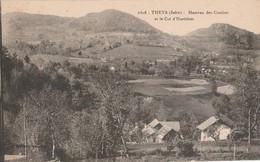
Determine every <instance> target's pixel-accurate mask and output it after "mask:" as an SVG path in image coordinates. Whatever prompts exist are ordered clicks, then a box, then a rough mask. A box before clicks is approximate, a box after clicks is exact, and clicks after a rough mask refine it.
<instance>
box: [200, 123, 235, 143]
mask: <svg viewBox="0 0 260 162" xmlns="http://www.w3.org/2000/svg"><path fill="white" fill-rule="evenodd" d="M216 133H217V134H219V140H227V139H228V135H229V134H230V133H231V128H229V127H228V126H226V125H223V124H222V125H220V126H219V127H218V128H217V130H216ZM200 140H201V141H214V139H213V138H212V137H210V136H209V135H208V133H207V129H205V130H203V131H201V136H200Z"/></svg>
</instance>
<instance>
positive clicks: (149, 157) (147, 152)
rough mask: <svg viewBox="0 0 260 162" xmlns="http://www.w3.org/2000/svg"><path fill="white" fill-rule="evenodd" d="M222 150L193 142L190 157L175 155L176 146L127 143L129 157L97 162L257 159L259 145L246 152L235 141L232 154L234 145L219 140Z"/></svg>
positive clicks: (89, 160) (258, 156)
mask: <svg viewBox="0 0 260 162" xmlns="http://www.w3.org/2000/svg"><path fill="white" fill-rule="evenodd" d="M220 144H221V145H222V146H221V148H222V152H221V151H220V150H219V148H218V147H217V146H216V144H215V142H202V143H201V144H200V143H199V142H194V147H193V148H194V149H195V150H196V152H195V154H194V155H192V156H190V157H183V156H178V155H176V154H175V153H176V148H175V149H173V150H172V151H171V152H167V145H166V144H155V143H144V144H128V148H129V154H130V158H125V157H114V158H106V159H98V161H99V162H158V161H160V162H168V161H224V160H259V159H260V145H259V144H257V145H253V146H252V147H251V152H250V153H249V154H247V153H246V145H245V142H237V143H236V151H235V156H234V145H231V147H229V143H228V142H220ZM94 161H95V159H87V160H80V161H77V162H94Z"/></svg>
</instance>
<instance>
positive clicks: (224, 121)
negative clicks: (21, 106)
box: [142, 115, 235, 143]
mask: <svg viewBox="0 0 260 162" xmlns="http://www.w3.org/2000/svg"><path fill="white" fill-rule="evenodd" d="M234 128H235V123H234V122H233V121H232V120H230V119H229V118H227V117H226V116H224V115H220V116H219V117H216V116H212V117H210V118H208V119H207V120H205V121H204V122H202V123H201V124H199V125H198V126H197V129H198V131H199V132H200V136H199V138H198V140H199V141H215V140H216V138H218V140H221V141H223V140H228V139H229V137H230V135H231V133H232V131H233V130H234ZM180 130H181V126H180V122H179V121H159V120H157V119H154V120H153V121H152V122H150V123H149V124H147V125H145V127H144V128H143V129H142V133H143V135H144V137H145V142H147V143H165V142H169V141H177V140H178V139H183V136H182V134H181V132H180Z"/></svg>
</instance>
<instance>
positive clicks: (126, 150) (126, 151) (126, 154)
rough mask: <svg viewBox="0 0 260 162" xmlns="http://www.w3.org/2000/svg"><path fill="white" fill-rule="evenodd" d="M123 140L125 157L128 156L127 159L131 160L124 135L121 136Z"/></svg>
mask: <svg viewBox="0 0 260 162" xmlns="http://www.w3.org/2000/svg"><path fill="white" fill-rule="evenodd" d="M121 140H122V143H123V147H124V152H125V156H126V157H127V158H129V155H128V149H127V146H126V142H125V140H124V138H123V136H122V135H121Z"/></svg>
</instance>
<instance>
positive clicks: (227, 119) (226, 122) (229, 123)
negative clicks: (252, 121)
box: [220, 115, 235, 127]
mask: <svg viewBox="0 0 260 162" xmlns="http://www.w3.org/2000/svg"><path fill="white" fill-rule="evenodd" d="M220 120H221V121H222V122H223V123H225V124H226V125H228V126H229V127H233V126H234V125H235V122H234V121H233V120H231V119H229V118H228V117H226V116H225V115H220Z"/></svg>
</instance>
